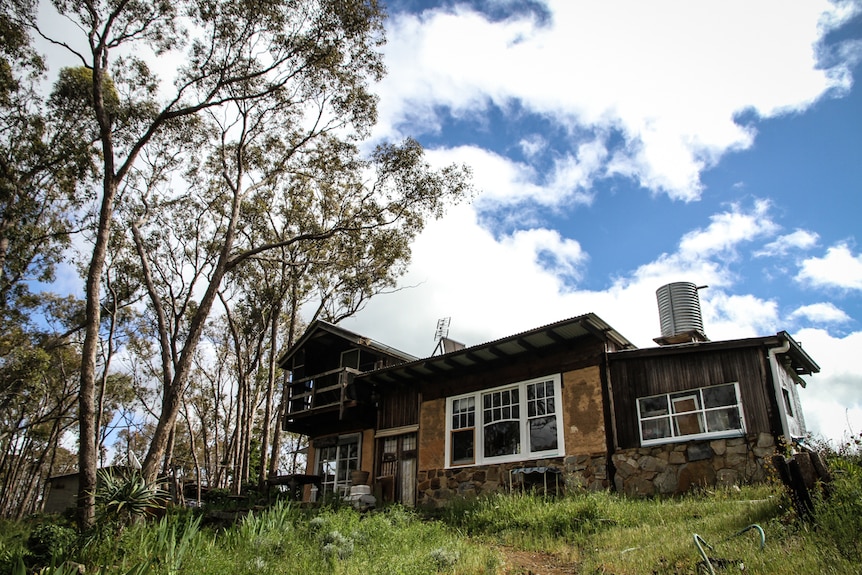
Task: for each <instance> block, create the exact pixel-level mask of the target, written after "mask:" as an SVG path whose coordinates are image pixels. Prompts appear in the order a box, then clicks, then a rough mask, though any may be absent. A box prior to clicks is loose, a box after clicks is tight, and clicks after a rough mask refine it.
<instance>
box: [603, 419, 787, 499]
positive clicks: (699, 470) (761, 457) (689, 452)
mask: <svg viewBox="0 0 862 575" xmlns="http://www.w3.org/2000/svg"><path fill="white" fill-rule="evenodd" d="M774 453H775V440H774V438H773V437H772V435H770V434H768V433H761V434H759V435H756V436H749V437H737V438H732V439H717V440H714V441H691V442H688V443H669V444H665V445H657V446H654V447H641V448H637V449H627V450H623V451H619V452H617V453H615V454H614V455H613V456H612V458H611V459H612V462H613V465H614V468H615V470H616V473H615V474H614V488H615V489H616V491H618V492H619V493H625V494H626V495H633V496H650V495H671V494H677V493H685V492H686V491H689V490H690V489H692V488H693V487H698V486H701V487H715V486H732V485H742V484H747V483H759V482H762V481H764V480H765V479H766V476H767V471H766V470H767V469H768V468H769V467H771V463H770V460H771V458H772V455H773V454H774Z"/></svg>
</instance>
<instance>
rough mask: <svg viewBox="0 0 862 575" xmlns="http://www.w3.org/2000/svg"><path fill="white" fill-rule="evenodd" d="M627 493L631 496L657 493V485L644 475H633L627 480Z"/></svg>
mask: <svg viewBox="0 0 862 575" xmlns="http://www.w3.org/2000/svg"><path fill="white" fill-rule="evenodd" d="M624 489H625V494H626V495H629V496H644V495H646V496H649V495H655V486H654V485H653V484H652V481H649V480H647V479H644V478H643V477H632V478H631V479H629V480H628V481H626V482H625V488H624Z"/></svg>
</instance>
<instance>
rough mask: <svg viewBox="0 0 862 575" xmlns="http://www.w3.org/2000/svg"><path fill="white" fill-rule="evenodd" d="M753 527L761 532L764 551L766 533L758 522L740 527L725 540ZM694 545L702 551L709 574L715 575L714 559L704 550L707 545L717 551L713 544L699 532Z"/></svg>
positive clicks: (761, 545)
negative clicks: (743, 527)
mask: <svg viewBox="0 0 862 575" xmlns="http://www.w3.org/2000/svg"><path fill="white" fill-rule="evenodd" d="M752 529H756V530H757V532H758V533H760V550H761V551H763V548H764V547H765V546H766V534H765V533H764V532H763V528H762V527H761V526H760V525H758V524H756V523H752V524H751V525H749V526H748V527H746V528H745V529H740V530H739V531H737V532H736V533H734V534H733V535H731V536H730V537H728V538H727V539H725V541H728V540H730V539H733V538H734V537H738V536H739V535H742V534H743V533H745V532H746V531H750V530H752ZM701 544H703V545H701ZM694 545H695V547H697V550H698V552H699V553H700V556H701V557H703V562H704V563H705V564H706V567H707V569H709V574H710V575H715V569H713V568H712V561H711V560H710V558H709V556H708V555H707V554H706V551H704V550H703V546H704V545H705V546H706V547H708V548H709V550H710V551H715V549H714V548H713V546H712V545H710V544H709V543H707V542H706V541H705V540H704V539H703V537H701V536H700V535H698V534H697V533H695V534H694ZM720 562H721V563H725V562H726V560H721V561H720Z"/></svg>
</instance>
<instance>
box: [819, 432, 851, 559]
mask: <svg viewBox="0 0 862 575" xmlns="http://www.w3.org/2000/svg"><path fill="white" fill-rule="evenodd" d="M860 454H862V449H860V446H859V443H856V444H855V445H854V446H852V448H848V450H847V451H845V453H844V455H843V456H840V455H838V454H833V455H832V456H830V458H829V459H830V460H831V461H830V471H831V472H832V475H833V481H832V483H831V484H830V485H829V486H828V487H827V489H826V490H825V491H823V492H821V493H820V495H819V496H818V497H816V498H815V511H814V517H815V521H816V525H817V534H818V535H819V536H820V537H821V538H822V539H823V540H824V541H825V542H828V543H831V544H834V545H835V546H836V548H837V549H838V552H839V553H840V554H841V556H842V557H844V558H845V559H846V560H847V561H851V562H853V563H856V564H860V565H862V536H860V534H862V457H860Z"/></svg>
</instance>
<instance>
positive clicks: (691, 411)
mask: <svg viewBox="0 0 862 575" xmlns="http://www.w3.org/2000/svg"><path fill="white" fill-rule="evenodd" d="M742 413H743V412H742V402H741V400H740V395H739V384H738V383H736V382H733V383H723V384H721V385H711V386H709V387H701V388H698V389H689V390H686V391H679V392H675V393H664V394H661V395H653V396H650V397H641V398H638V425H639V428H640V436H641V445H653V444H657V443H669V442H673V441H688V440H691V439H705V438H719V437H733V436H738V435H743V434H744V433H745V420H744V418H743V414H742Z"/></svg>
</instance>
